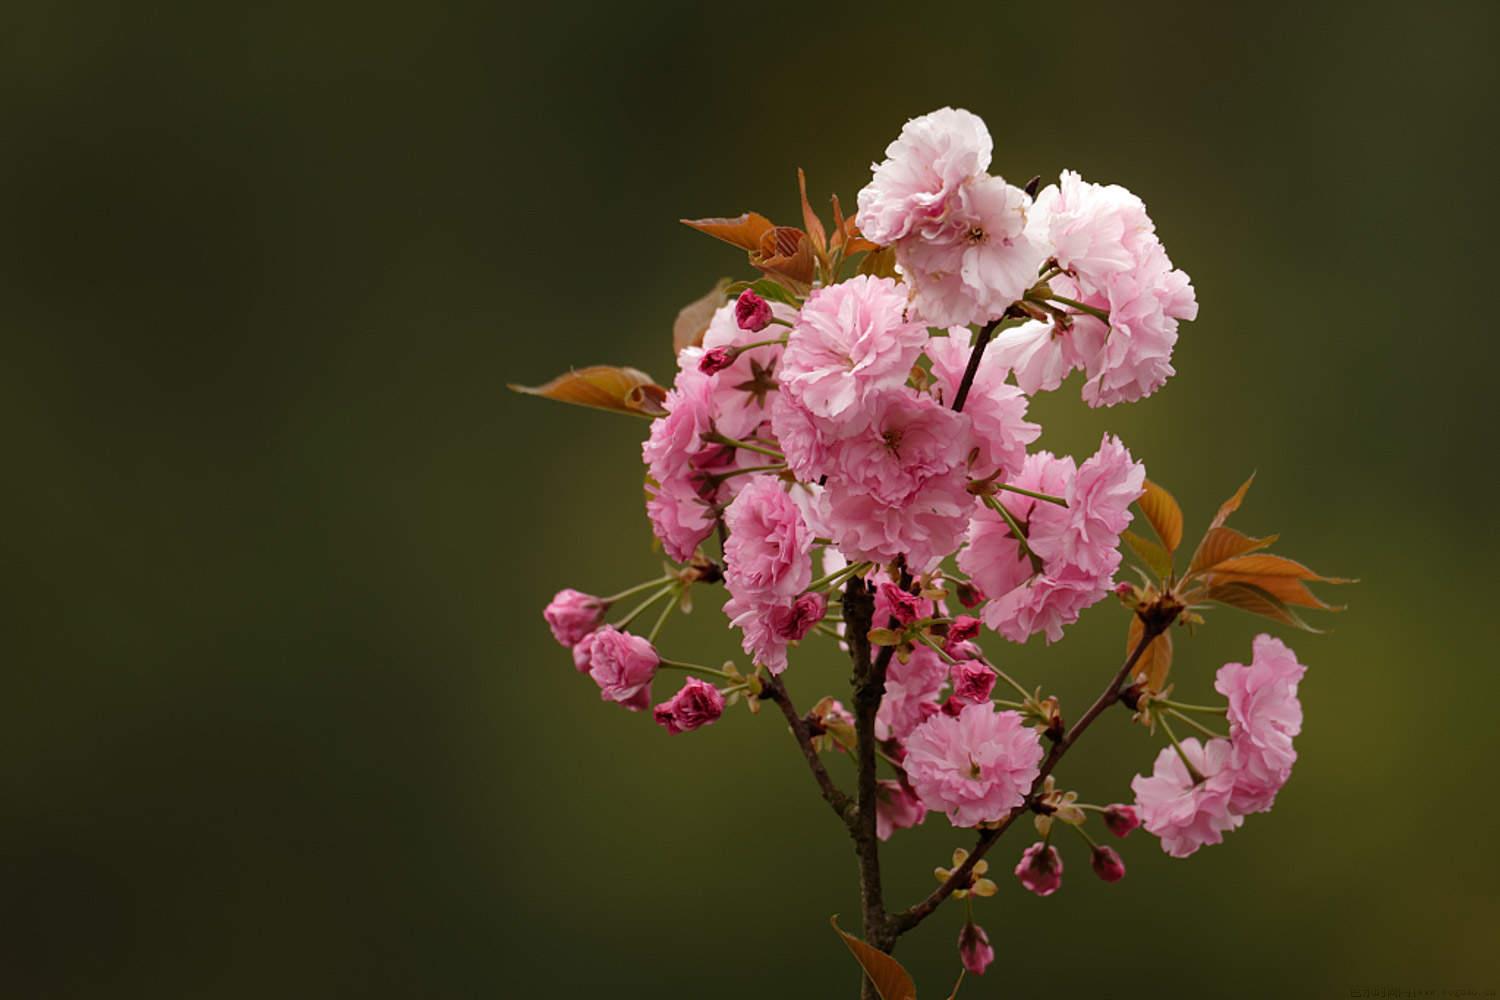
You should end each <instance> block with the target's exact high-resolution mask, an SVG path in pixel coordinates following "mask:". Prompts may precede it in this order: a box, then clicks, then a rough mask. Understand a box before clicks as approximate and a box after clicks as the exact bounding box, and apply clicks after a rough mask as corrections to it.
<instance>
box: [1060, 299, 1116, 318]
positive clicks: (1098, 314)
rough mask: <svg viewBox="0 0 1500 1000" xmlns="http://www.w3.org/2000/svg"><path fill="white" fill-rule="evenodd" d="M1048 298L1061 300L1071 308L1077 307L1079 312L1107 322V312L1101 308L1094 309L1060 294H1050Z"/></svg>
mask: <svg viewBox="0 0 1500 1000" xmlns="http://www.w3.org/2000/svg"><path fill="white" fill-rule="evenodd" d="M1050 298H1051V299H1052V301H1053V302H1061V303H1062V304H1063V305H1065V306H1069V307H1071V308H1073V309H1077V310H1078V311H1079V312H1081V313H1088V314H1089V315H1090V316H1092V317H1094V318H1095V319H1100V320H1103V321H1104V322H1106V323H1108V322H1109V313H1108V312H1106V311H1104V310H1103V309H1096V308H1095V307H1093V306H1089V305H1084V304H1083V303H1082V302H1075V301H1073V300H1072V299H1065V298H1063V297H1062V296H1061V295H1053V296H1050Z"/></svg>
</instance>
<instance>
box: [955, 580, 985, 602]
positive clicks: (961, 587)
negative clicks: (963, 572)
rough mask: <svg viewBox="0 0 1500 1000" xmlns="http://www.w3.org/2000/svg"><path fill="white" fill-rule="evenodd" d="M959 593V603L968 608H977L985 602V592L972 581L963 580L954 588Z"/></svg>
mask: <svg viewBox="0 0 1500 1000" xmlns="http://www.w3.org/2000/svg"><path fill="white" fill-rule="evenodd" d="M953 589H954V590H955V591H956V592H957V594H958V603H960V604H962V605H963V606H964V607H966V608H977V607H979V606H980V605H981V604H983V603H984V594H983V592H981V591H980V589H979V588H978V587H976V586H974V585H973V584H972V583H967V582H961V583H959V584H958V586H956V587H954V588H953Z"/></svg>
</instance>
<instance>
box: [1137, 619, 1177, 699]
mask: <svg viewBox="0 0 1500 1000" xmlns="http://www.w3.org/2000/svg"><path fill="white" fill-rule="evenodd" d="M1145 634H1146V626H1145V624H1144V623H1143V622H1142V621H1141V618H1140V616H1139V615H1131V616H1130V629H1129V631H1128V632H1127V633H1126V636H1125V655H1126V656H1129V655H1130V654H1131V653H1133V652H1135V647H1136V646H1137V645H1139V643H1140V641H1141V637H1142V636H1143V635H1145ZM1171 671H1172V633H1171V632H1163V633H1162V634H1161V635H1159V636H1157V637H1156V638H1155V639H1152V640H1151V645H1149V646H1147V647H1146V651H1145V652H1144V653H1142V654H1141V658H1140V659H1139V660H1136V661H1135V667H1134V668H1132V670H1131V677H1140V676H1141V675H1143V674H1144V675H1145V678H1146V686H1147V687H1148V688H1150V689H1151V690H1152V691H1160V690H1162V689H1163V688H1164V687H1166V686H1167V675H1168V674H1169V673H1171Z"/></svg>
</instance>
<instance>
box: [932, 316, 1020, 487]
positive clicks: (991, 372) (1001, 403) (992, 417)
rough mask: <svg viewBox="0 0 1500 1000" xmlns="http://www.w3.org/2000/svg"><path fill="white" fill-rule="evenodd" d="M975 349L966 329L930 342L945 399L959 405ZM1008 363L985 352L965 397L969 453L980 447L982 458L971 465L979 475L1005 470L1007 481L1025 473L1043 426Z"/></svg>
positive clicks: (934, 371) (966, 448) (955, 329)
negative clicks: (1030, 412) (1034, 419)
mask: <svg viewBox="0 0 1500 1000" xmlns="http://www.w3.org/2000/svg"><path fill="white" fill-rule="evenodd" d="M972 352H973V340H972V338H971V335H970V333H969V331H968V330H967V329H966V328H965V327H961V326H956V327H953V328H952V329H950V330H949V331H948V336H946V337H934V338H932V340H930V341H929V342H928V344H927V352H926V353H927V357H928V358H929V359H930V360H931V361H932V375H933V378H934V379H935V381H936V383H937V386H938V389H939V390H940V391H941V399H942V401H943V402H944V403H945V404H946V405H947V406H949V407H951V406H952V405H953V400H954V397H955V396H956V395H957V393H958V387H959V385H960V384H961V383H962V382H963V376H964V371H965V370H966V369H967V368H968V365H969V355H970V354H971V353H972ZM1006 373H1007V369H1006V365H1005V363H1004V361H1002V360H1001V359H999V358H997V357H995V356H994V354H993V346H992V347H991V350H990V352H986V353H985V354H984V355H982V356H981V358H980V362H979V368H978V369H977V370H976V371H975V373H974V381H973V383H972V384H971V385H970V386H969V395H968V398H967V399H966V400H965V401H964V409H963V416H964V418H965V419H966V421H967V423H968V426H967V428H966V430H967V431H968V436H967V439H966V441H965V443H964V449H963V450H964V453H965V454H968V452H969V451H970V450H972V449H975V448H977V449H978V450H979V456H978V458H977V460H976V461H975V463H974V466H973V467H972V469H971V472H972V473H973V475H974V478H976V479H982V478H985V477H988V476H992V475H994V474H995V473H997V472H998V473H999V475H1000V478H1001V480H1002V481H1003V480H1005V479H1008V478H1010V477H1011V476H1014V475H1016V474H1017V473H1019V472H1020V471H1021V467H1022V465H1023V464H1024V463H1025V461H1026V447H1027V445H1029V444H1031V443H1032V442H1034V441H1035V440H1036V439H1037V438H1038V437H1040V436H1041V433H1042V428H1041V425H1039V424H1034V423H1031V422H1030V421H1028V420H1027V419H1026V405H1027V400H1026V395H1025V393H1023V392H1022V391H1021V390H1020V389H1018V388H1017V387H1016V386H1013V385H1011V384H1010V383H1008V382H1006V381H1005V376H1006Z"/></svg>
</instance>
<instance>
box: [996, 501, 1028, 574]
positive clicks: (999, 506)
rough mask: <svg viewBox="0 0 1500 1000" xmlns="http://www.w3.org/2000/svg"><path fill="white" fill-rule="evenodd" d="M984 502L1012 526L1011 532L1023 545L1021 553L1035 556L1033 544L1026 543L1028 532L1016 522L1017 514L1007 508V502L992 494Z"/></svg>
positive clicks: (1026, 555)
mask: <svg viewBox="0 0 1500 1000" xmlns="http://www.w3.org/2000/svg"><path fill="white" fill-rule="evenodd" d="M984 502H985V505H986V506H988V507H989V508H990V510H992V511H994V512H995V513H996V514H999V515H1000V516H1001V517H1003V518H1004V519H1005V523H1006V524H1007V525H1009V526H1010V533H1011V534H1012V535H1015V536H1016V541H1017V542H1018V543H1019V544H1020V546H1021V555H1023V556H1025V557H1026V558H1028V559H1030V558H1032V557H1033V556H1032V551H1031V546H1030V545H1027V544H1026V532H1024V531H1022V530H1021V526H1020V525H1019V524H1018V523H1016V519H1015V516H1014V515H1013V514H1011V512H1010V511H1008V510H1006V509H1005V504H1003V503H1001V502H1000V501H999V500H996V499H995V498H994V497H992V496H990V497H985V498H984Z"/></svg>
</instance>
